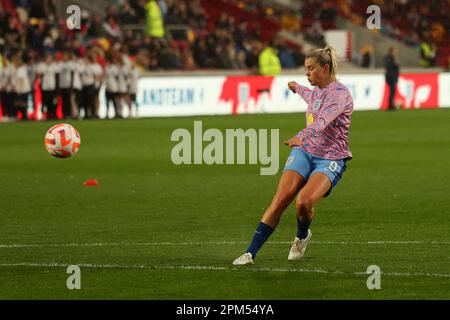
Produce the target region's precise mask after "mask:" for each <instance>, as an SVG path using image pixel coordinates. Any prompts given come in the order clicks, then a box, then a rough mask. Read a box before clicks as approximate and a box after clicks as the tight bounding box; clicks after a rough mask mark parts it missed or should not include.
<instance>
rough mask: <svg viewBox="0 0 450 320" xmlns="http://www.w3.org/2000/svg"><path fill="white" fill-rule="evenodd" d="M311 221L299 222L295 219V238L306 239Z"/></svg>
mask: <svg viewBox="0 0 450 320" xmlns="http://www.w3.org/2000/svg"><path fill="white" fill-rule="evenodd" d="M311 222H312V220H309V221H304V222H301V221H300V219H299V218H298V217H297V238H299V239H306V237H307V236H308V229H309V226H310V225H311Z"/></svg>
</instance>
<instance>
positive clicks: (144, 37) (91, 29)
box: [0, 0, 450, 120]
mask: <svg viewBox="0 0 450 320" xmlns="http://www.w3.org/2000/svg"><path fill="white" fill-rule="evenodd" d="M57 2H58V0H0V21H1V24H0V55H1V59H0V94H1V99H0V102H1V104H2V106H3V108H2V109H3V117H4V118H5V119H15V118H17V117H18V118H21V119H24V120H25V119H27V118H29V117H30V118H32V117H35V118H36V114H33V113H32V114H31V115H26V114H27V112H26V108H27V106H28V105H29V104H30V103H31V104H32V105H33V106H34V105H36V101H35V100H36V92H37V91H39V96H38V99H40V101H39V102H40V103H41V104H42V110H37V111H36V112H41V113H42V115H43V117H44V118H54V117H57V116H58V117H72V118H80V117H83V118H97V117H98V104H99V98H98V95H99V92H100V91H99V90H100V88H101V86H102V85H103V84H104V85H105V99H106V101H107V105H108V108H110V112H109V113H108V114H110V115H111V117H118V118H120V117H122V114H123V109H124V108H128V110H129V112H128V113H127V114H130V115H133V114H134V115H136V114H137V111H136V110H134V109H136V108H137V105H136V99H135V96H136V90H137V87H136V86H137V80H138V78H139V74H140V73H142V72H151V71H156V70H180V71H182V70H209V69H211V70H215V69H221V70H248V71H249V72H252V73H255V74H256V73H259V74H262V75H272V74H277V73H279V72H280V71H281V70H282V69H296V68H299V67H301V66H302V65H303V63H304V59H305V58H304V57H305V52H304V47H303V46H302V45H301V44H299V43H298V42H295V41H290V40H288V39H286V38H280V37H279V36H277V35H278V34H279V32H280V31H286V32H288V33H291V34H299V33H301V34H302V35H303V36H304V39H305V40H306V41H309V42H310V43H313V44H314V45H316V46H324V45H325V40H324V32H325V31H326V30H332V29H335V28H336V21H337V17H340V18H343V19H347V20H348V21H351V22H352V23H353V24H355V25H365V22H366V21H365V17H366V16H367V15H366V9H367V7H368V6H369V5H371V4H377V5H379V6H380V7H382V8H383V13H382V14H383V16H382V19H383V23H382V25H381V30H380V32H381V33H382V34H384V35H386V36H388V37H391V38H394V39H396V40H397V41H401V42H403V43H405V44H407V45H409V46H414V47H416V48H417V50H419V51H420V57H421V58H420V65H421V66H423V67H432V66H441V67H449V64H450V59H449V55H450V52H449V45H448V43H449V34H448V30H449V19H448V13H449V6H450V5H449V3H450V1H449V0H429V1H427V2H423V1H419V0H393V1H384V0H371V1H369V0H360V1H355V0H336V1H330V0H325V1H322V0H320V1H319V0H304V1H302V2H301V7H300V9H298V10H293V9H291V8H289V7H286V6H283V5H281V4H277V3H276V2H267V1H258V0H248V1H242V0H216V1H211V0H110V1H108V5H107V7H106V10H104V12H101V13H100V12H95V11H90V10H82V11H81V24H80V29H79V30H77V29H74V30H71V29H70V28H69V27H68V21H67V17H68V14H66V13H65V14H61V13H60V12H58V3H57ZM401 13H404V14H401ZM373 50H374V48H373V47H372V46H370V45H367V46H363V47H361V48H360V55H358V59H354V60H353V62H354V63H356V64H358V65H359V66H362V67H367V68H369V67H371V66H373V61H372V60H373V57H372V53H373ZM274 61H275V62H274ZM58 105H59V106H60V107H59V109H58V110H60V111H58V114H57V111H56V110H57V106H58ZM133 108H134V109H133ZM33 110H35V108H33ZM133 110H134V111H133ZM24 115H25V116H24Z"/></svg>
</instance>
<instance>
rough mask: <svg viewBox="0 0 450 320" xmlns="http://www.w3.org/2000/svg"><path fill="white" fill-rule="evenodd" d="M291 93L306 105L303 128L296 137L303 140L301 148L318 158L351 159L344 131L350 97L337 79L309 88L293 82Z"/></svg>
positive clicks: (347, 123)
mask: <svg viewBox="0 0 450 320" xmlns="http://www.w3.org/2000/svg"><path fill="white" fill-rule="evenodd" d="M295 92H296V93H297V94H299V95H300V96H301V97H302V98H303V99H304V100H305V101H306V103H307V104H308V108H307V111H306V128H305V129H303V130H302V131H300V132H299V133H298V134H297V135H296V136H297V137H298V138H300V139H301V140H302V141H303V146H302V148H303V149H304V150H305V151H307V152H309V153H311V154H312V155H315V156H317V157H320V158H325V159H329V160H339V159H347V160H350V159H351V158H352V153H351V152H350V150H349V149H348V133H349V129H350V121H351V114H352V112H353V98H352V96H351V94H350V91H349V90H348V89H347V88H346V87H345V86H344V85H343V84H342V83H340V82H338V81H334V82H332V83H331V84H329V85H328V86H327V87H325V88H323V89H320V88H319V87H315V88H314V89H313V90H311V89H309V88H307V87H304V86H302V85H299V84H298V85H297V86H296V87H295Z"/></svg>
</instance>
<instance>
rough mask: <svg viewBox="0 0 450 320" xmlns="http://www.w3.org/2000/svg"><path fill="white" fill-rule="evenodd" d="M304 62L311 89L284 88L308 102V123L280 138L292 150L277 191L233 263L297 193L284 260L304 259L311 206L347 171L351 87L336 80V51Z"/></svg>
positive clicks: (260, 240) (256, 246) (255, 246)
mask: <svg viewBox="0 0 450 320" xmlns="http://www.w3.org/2000/svg"><path fill="white" fill-rule="evenodd" d="M305 67H306V76H307V78H308V81H309V83H310V84H311V85H312V86H314V87H315V88H314V89H313V90H310V89H308V88H307V87H304V86H301V85H299V84H298V83H296V82H294V81H291V82H289V83H288V87H289V89H290V90H291V91H292V92H294V93H297V94H299V95H300V96H301V97H302V98H303V99H304V100H305V101H306V103H307V104H308V108H307V111H306V125H307V126H306V128H305V129H303V130H302V131H300V132H299V133H298V134H297V135H296V136H294V137H293V138H291V139H289V140H288V141H285V142H284V143H285V144H286V145H288V146H289V147H293V149H292V151H291V153H290V155H289V157H288V158H287V161H286V165H285V167H284V170H283V174H282V176H281V178H280V182H279V184H278V189H277V192H276V194H275V196H274V198H273V200H272V203H271V204H270V206H269V208H267V210H266V211H265V212H264V214H263V216H262V219H261V222H260V223H259V225H258V227H257V229H256V232H255V234H254V236H253V239H252V242H251V243H250V245H249V246H248V248H247V251H246V252H245V253H244V254H243V255H241V256H240V257H238V258H237V259H236V260H234V261H233V264H234V265H245V264H249V263H253V259H255V257H256V254H257V252H258V251H259V250H260V249H261V247H262V246H263V244H264V242H265V241H266V240H267V239H268V238H269V236H270V235H271V234H272V232H273V231H274V230H275V228H276V227H277V225H278V222H279V221H280V217H281V214H282V213H283V211H284V210H285V209H286V208H287V207H288V206H289V204H290V203H291V202H292V200H293V199H294V197H295V196H297V200H296V203H295V204H296V206H295V207H296V214H297V228H298V229H297V235H296V237H295V240H294V242H293V244H292V247H291V250H290V252H289V255H288V259H289V260H299V259H300V258H302V257H303V255H304V254H305V250H306V247H307V245H308V243H309V241H310V239H311V236H312V233H311V231H310V230H309V227H310V225H311V222H312V219H313V217H314V205H315V204H316V203H317V202H318V201H319V200H320V199H321V198H322V197H326V196H328V195H329V194H330V192H331V190H332V189H333V188H334V187H335V186H336V184H337V183H338V181H339V180H340V179H341V177H342V174H343V173H344V171H345V168H346V161H347V160H350V159H351V158H352V154H351V152H350V151H349V149H348V132H349V127H350V117H351V114H352V111H353V99H352V97H351V95H350V92H349V90H348V89H347V88H346V87H345V86H344V85H343V84H341V83H340V82H339V81H337V80H336V68H337V61H336V50H335V49H334V48H333V47H331V46H326V47H325V48H323V49H315V50H312V51H310V52H309V53H308V54H307V55H306V59H305Z"/></svg>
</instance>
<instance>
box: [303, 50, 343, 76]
mask: <svg viewBox="0 0 450 320" xmlns="http://www.w3.org/2000/svg"><path fill="white" fill-rule="evenodd" d="M306 58H315V59H316V60H317V62H318V63H319V64H320V65H321V66H322V67H323V66H324V65H326V64H327V65H328V67H329V68H330V76H331V79H333V80H336V70H337V54H336V49H335V48H334V47H333V46H329V45H327V46H325V48H323V49H313V50H311V51H310V52H308V54H307V55H306Z"/></svg>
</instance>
